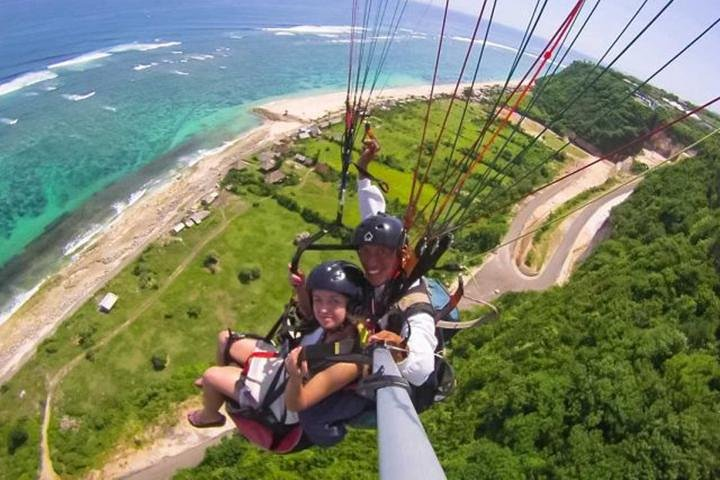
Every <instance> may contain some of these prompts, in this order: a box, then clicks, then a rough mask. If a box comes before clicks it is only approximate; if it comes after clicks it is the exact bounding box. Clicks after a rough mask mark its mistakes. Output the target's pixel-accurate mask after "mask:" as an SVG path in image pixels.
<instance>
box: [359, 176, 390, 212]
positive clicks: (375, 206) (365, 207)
mask: <svg viewBox="0 0 720 480" xmlns="http://www.w3.org/2000/svg"><path fill="white" fill-rule="evenodd" d="M357 191H358V202H359V203H360V216H361V217H362V219H363V220H365V219H366V218H368V217H371V216H373V215H376V214H378V213H380V212H385V197H384V196H383V193H382V190H380V188H378V186H377V185H373V183H372V182H371V181H370V179H369V178H363V179H358V182H357Z"/></svg>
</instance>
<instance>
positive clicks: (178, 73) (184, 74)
mask: <svg viewBox="0 0 720 480" xmlns="http://www.w3.org/2000/svg"><path fill="white" fill-rule="evenodd" d="M170 73H174V74H175V75H182V76H186V75H190V74H189V73H188V72H183V71H181V70H173V71H172V72H170Z"/></svg>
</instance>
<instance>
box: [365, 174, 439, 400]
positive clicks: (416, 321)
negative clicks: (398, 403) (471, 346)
mask: <svg viewBox="0 0 720 480" xmlns="http://www.w3.org/2000/svg"><path fill="white" fill-rule="evenodd" d="M357 183H358V185H357V189H358V201H359V203H360V215H361V216H362V218H363V220H364V219H366V218H367V217H369V216H371V215H376V214H378V213H380V212H385V197H384V196H383V193H382V191H381V190H380V188H378V187H377V186H376V185H373V183H372V182H371V181H370V179H368V178H363V179H358V182H357ZM378 288H382V287H378ZM375 292H376V295H377V294H378V293H379V292H378V290H377V289H376V290H375ZM384 322H385V323H384ZM386 322H387V319H386V318H382V319H380V327H381V328H384V327H386V326H387V325H386ZM400 336H401V337H403V338H407V348H408V355H407V357H405V359H404V360H403V361H401V362H399V363H398V364H397V366H398V370H400V374H401V375H402V376H403V377H405V379H407V381H408V382H410V383H411V384H413V385H417V386H419V385H422V384H423V383H425V381H426V380H427V378H428V376H430V374H431V373H432V372H433V370H435V348H437V337H435V319H434V318H433V317H432V316H431V315H429V314H427V313H423V312H420V313H416V314H414V315H411V316H410V317H408V319H407V322H406V323H403V326H402V329H401V331H400Z"/></svg>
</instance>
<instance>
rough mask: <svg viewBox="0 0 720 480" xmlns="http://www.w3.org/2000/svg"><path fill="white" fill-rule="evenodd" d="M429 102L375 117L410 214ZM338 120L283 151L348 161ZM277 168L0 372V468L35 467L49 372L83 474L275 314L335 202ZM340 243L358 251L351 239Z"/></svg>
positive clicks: (434, 176)
mask: <svg viewBox="0 0 720 480" xmlns="http://www.w3.org/2000/svg"><path fill="white" fill-rule="evenodd" d="M443 107H445V108H446V107H447V100H444V101H441V102H438V103H437V108H436V109H435V110H434V111H433V112H432V116H431V119H430V130H431V131H430V132H429V134H428V138H433V132H436V131H437V130H438V128H439V127H438V125H439V124H440V123H441V122H442V115H443V114H444V111H445V109H444V108H443ZM471 107H472V108H471V109H470V113H469V117H468V118H469V119H470V123H469V125H470V127H469V129H468V130H466V133H465V135H464V136H463V138H460V139H459V141H458V145H457V151H460V150H461V149H463V148H468V147H469V146H470V145H471V143H472V138H471V137H472V135H473V133H472V132H474V131H476V130H477V125H478V123H479V118H480V117H481V116H482V115H483V112H482V110H481V108H480V107H479V106H477V105H472V106H471ZM423 115H424V104H422V103H413V104H406V105H402V106H398V107H397V108H395V109H393V110H391V111H383V112H379V113H378V114H377V115H376V116H373V117H372V122H373V125H374V129H375V132H376V134H377V136H378V137H379V139H380V142H381V143H382V152H381V158H380V161H379V162H378V163H376V164H373V165H372V167H371V171H372V173H373V174H374V175H376V176H378V177H380V178H382V179H384V180H385V181H387V182H388V183H389V184H390V186H391V191H390V194H389V195H388V200H389V204H390V206H391V207H390V208H391V211H392V212H393V213H396V214H401V213H402V211H401V210H402V206H403V205H405V204H407V202H408V196H409V192H410V188H411V182H412V178H411V174H410V171H411V169H412V167H413V165H414V163H415V161H416V159H417V155H418V149H419V148H420V146H419V132H420V131H421V128H422V119H423ZM460 115H461V110H460V107H459V106H458V107H456V108H455V109H454V110H453V111H452V115H451V117H450V120H449V122H448V124H449V128H448V131H450V132H452V131H453V130H454V129H455V128H456V125H457V124H458V122H459V118H460ZM472 125H474V127H472ZM340 128H341V127H340V126H339V125H336V126H333V127H332V128H331V129H329V130H328V131H326V132H325V133H326V135H327V136H326V137H325V138H321V139H313V140H308V141H303V142H299V143H297V144H296V145H295V146H294V150H293V152H292V153H291V154H290V155H288V157H287V158H288V159H289V158H290V157H291V156H292V154H294V153H295V152H302V153H305V154H307V155H309V156H312V157H314V158H317V159H318V160H319V161H321V162H323V163H326V164H328V165H329V166H330V167H331V168H332V169H339V168H340V160H339V145H338V144H337V142H335V141H333V140H332V136H333V135H338V134H340V133H341V132H340ZM508 134H509V132H505V133H503V134H501V135H500V136H499V137H498V139H497V141H496V142H495V144H493V145H492V146H491V148H490V151H491V152H498V151H499V149H500V148H501V146H502V144H503V143H504V142H505V139H506V138H507V135H508ZM450 138H451V139H452V137H450ZM527 142H528V137H527V136H526V135H524V134H522V133H519V134H517V135H515V136H514V138H513V141H512V142H509V143H508V146H507V149H508V151H511V152H515V153H517V152H518V151H520V150H521V149H522V148H523V147H524V146H525V145H526V144H527ZM451 147H452V143H451V142H450V141H444V142H442V143H441V145H439V146H438V153H437V160H436V164H435V165H436V166H435V167H433V169H431V175H430V179H431V184H429V185H427V186H426V187H425V188H424V190H423V197H422V199H421V202H420V203H421V204H422V203H423V202H425V201H428V200H429V199H430V198H431V197H432V196H433V195H434V194H435V192H436V191H437V190H436V189H437V188H441V187H442V185H441V184H440V181H439V180H440V178H441V174H442V168H443V165H444V164H445V163H446V162H447V160H446V158H445V157H447V156H449V153H450V149H451ZM424 148H426V150H425V154H424V157H425V158H429V152H430V151H431V150H432V148H429V147H428V146H427V145H426V146H425V147H424ZM549 154H550V151H549V150H547V148H545V147H544V146H536V147H533V148H532V149H530V152H529V153H528V154H527V155H526V157H525V158H524V159H523V161H522V162H519V163H518V164H517V165H512V166H511V165H509V164H508V163H507V162H508V160H509V159H508V158H507V157H508V155H511V154H504V155H500V157H499V158H498V161H497V162H496V163H495V164H494V165H493V164H485V165H481V166H480V169H479V170H478V173H476V174H474V175H475V176H474V178H473V180H472V181H473V182H475V181H480V180H481V178H480V175H482V172H487V173H488V175H492V174H493V172H495V173H497V172H500V171H502V170H505V169H506V168H507V170H506V171H507V172H508V173H509V175H507V176H503V177H502V179H501V180H499V181H498V183H499V184H509V183H511V182H513V181H514V178H516V177H517V178H519V177H520V175H524V174H525V173H526V172H528V171H529V170H530V169H531V168H533V167H535V166H539V165H540V162H542V161H544V159H546V158H547V157H548V155H549ZM512 155H514V153H513V154H512ZM509 158H512V156H511V157H509ZM557 164H558V162H555V161H550V162H548V163H547V165H544V166H542V167H541V168H539V169H538V173H536V174H534V175H533V176H531V177H529V178H528V179H527V180H526V181H525V182H526V183H527V185H533V184H537V183H538V182H541V181H543V180H544V179H546V178H549V176H550V175H552V173H553V171H554V169H555V168H556V165H557ZM510 167H512V168H510ZM282 168H283V169H284V170H285V171H287V172H294V174H295V175H296V177H297V180H298V182H297V183H296V184H293V185H288V186H283V187H279V188H278V187H267V186H264V185H263V184H262V182H261V180H260V181H258V178H259V177H258V175H257V174H255V173H252V175H254V178H255V180H254V181H256V184H254V185H252V188H251V187H250V186H247V185H237V188H236V189H235V191H237V192H239V193H240V195H232V194H230V193H226V194H224V195H223V196H222V199H221V202H220V204H219V205H217V206H215V207H214V208H213V213H212V215H211V216H210V217H209V218H208V219H207V220H206V221H205V222H203V224H202V225H200V226H197V227H194V228H192V229H189V230H185V231H183V232H182V234H181V235H180V236H179V237H175V238H173V237H168V238H165V239H162V240H160V241H158V242H156V243H154V244H153V245H151V246H150V247H149V248H148V249H147V250H146V251H145V252H144V253H143V254H142V255H141V256H140V257H139V258H137V259H135V260H134V261H133V262H132V263H131V264H130V265H129V266H128V267H127V268H125V269H124V270H123V271H122V272H121V273H120V274H118V275H117V276H116V277H115V278H114V279H113V280H112V281H110V282H109V283H108V284H107V285H105V286H104V287H103V288H102V289H101V290H100V291H98V292H95V293H94V294H93V296H92V298H91V299H90V300H88V302H87V303H86V304H85V305H83V306H82V307H81V308H80V309H79V310H78V311H77V312H76V313H75V314H73V315H72V316H71V317H70V318H69V319H68V320H66V321H65V322H64V323H63V324H62V325H61V326H60V328H59V329H58V331H57V332H56V333H55V334H54V335H53V336H52V337H50V338H49V339H47V340H46V341H45V342H43V344H42V345H41V346H40V348H39V349H38V352H37V354H36V355H35V356H34V357H33V358H32V359H31V360H30V361H29V362H28V363H27V364H26V365H25V366H24V367H23V368H22V369H21V370H20V371H19V372H18V373H17V374H16V375H15V377H14V378H13V379H12V380H11V381H10V382H8V383H7V384H5V385H3V386H2V390H1V393H0V412H3V415H2V420H1V421H0V477H2V478H13V479H16V478H34V477H35V475H36V471H37V468H38V458H39V454H38V442H39V435H40V424H41V412H42V409H43V405H44V402H45V398H46V395H47V382H48V381H50V379H53V378H55V379H56V380H59V384H58V387H57V390H56V391H55V396H54V399H53V404H52V422H51V425H50V433H49V443H50V451H51V455H52V460H53V466H54V468H55V469H56V471H57V472H58V473H59V474H61V475H62V476H63V477H77V476H80V475H82V474H84V473H86V472H87V471H88V470H89V469H92V468H95V467H99V466H101V465H102V463H103V460H104V459H105V457H106V455H107V454H108V452H109V451H110V450H111V449H113V448H114V447H116V446H117V445H118V444H130V443H132V440H133V438H134V436H135V435H137V434H138V433H140V432H142V431H144V430H145V429H146V428H147V427H148V426H149V425H156V424H162V423H164V422H168V421H171V420H172V419H174V415H173V412H174V407H175V406H176V405H177V404H178V403H179V402H182V401H183V400H186V399H187V398H189V397H191V396H193V395H196V394H197V391H196V390H194V389H193V387H192V385H191V383H192V380H193V379H194V378H195V377H196V376H197V375H199V374H200V373H201V372H202V371H203V369H204V368H205V367H207V366H208V365H209V364H210V362H211V361H212V359H213V354H214V344H215V338H216V333H217V331H219V330H220V329H223V328H227V327H232V328H235V329H237V330H241V331H254V332H263V331H265V330H266V329H267V328H268V327H269V326H270V325H271V324H272V322H273V321H274V320H275V319H276V318H277V316H278V315H279V313H280V312H281V310H282V305H283V304H284V302H285V301H286V299H287V297H288V294H289V287H288V286H287V281H286V271H287V263H288V261H289V259H290V258H291V256H292V253H293V251H294V247H293V246H292V240H293V238H294V236H295V234H297V233H299V232H302V231H315V230H316V229H317V228H318V227H317V225H313V224H310V223H308V221H307V218H308V215H306V214H307V213H308V212H314V214H316V215H317V216H319V217H320V218H321V219H323V221H326V222H327V221H332V220H334V218H335V212H336V208H337V207H336V205H337V203H336V198H337V183H336V182H335V181H332V179H328V178H323V177H321V176H320V175H318V174H317V173H315V172H314V171H310V170H308V169H307V168H305V167H299V166H295V164H294V162H291V161H289V160H287V161H286V162H285V164H284V165H283V167H282ZM250 169H251V170H254V169H255V167H254V166H251V167H250ZM513 175H515V176H516V177H513ZM527 185H525V186H524V187H523V188H527ZM354 190H355V186H354V183H350V185H349V188H348V195H349V196H348V199H347V203H346V209H345V224H346V225H349V226H354V225H355V224H357V222H358V221H359V214H358V211H357V201H356V198H355V196H354V194H353V193H352V192H353V191H354ZM278 193H280V194H282V195H283V196H286V197H290V198H292V199H293V200H294V201H295V202H296V203H297V206H298V207H297V208H298V211H289V210H288V208H285V207H283V206H281V205H280V204H279V203H278V202H277V201H276V200H275V199H274V198H273V196H272V195H275V194H278ZM516 195H519V193H518V194H516ZM505 198H507V197H505ZM299 210H303V212H304V213H305V214H303V212H300V211H299ZM505 228H506V213H505V212H497V213H495V214H494V216H492V217H491V218H489V219H486V220H483V221H481V222H479V223H477V224H475V225H472V226H470V227H469V228H468V229H467V232H465V233H463V234H462V235H461V236H459V237H458V247H457V248H456V249H455V250H454V252H452V253H451V254H450V255H449V256H448V258H450V259H458V260H462V258H464V256H466V255H471V254H472V253H473V252H474V251H477V249H479V248H484V247H486V246H491V245H492V244H493V242H495V243H497V241H498V240H499V238H501V236H502V235H503V234H504V231H505ZM211 256H212V257H214V258H216V259H218V264H217V266H216V268H215V269H214V273H213V272H212V271H211V270H210V269H208V268H206V267H205V265H204V264H205V260H206V259H207V258H208V257H211ZM337 256H339V255H338V254H337V253H326V254H324V255H322V256H321V255H320V254H316V253H313V252H309V253H308V254H306V256H305V257H304V258H303V265H305V269H306V270H308V269H309V268H311V267H312V265H313V264H315V263H317V262H318V261H319V260H320V259H321V258H330V257H337ZM340 256H343V257H349V258H351V259H352V258H353V257H354V255H352V254H349V253H348V254H343V255H340ZM253 267H256V268H259V269H260V272H261V275H260V278H259V279H257V280H255V281H253V282H251V283H248V284H243V283H241V282H240V281H239V280H238V273H239V271H240V270H242V269H246V268H253ZM107 291H112V292H114V293H116V294H118V295H119V297H120V301H119V302H118V304H117V306H116V307H115V308H114V309H113V311H112V312H111V313H110V314H108V315H104V314H100V313H99V312H98V311H97V307H96V305H97V302H98V300H99V299H100V298H101V297H102V295H103V294H104V293H105V292H107ZM153 357H155V358H156V360H157V359H160V360H161V363H166V366H165V368H164V369H161V370H156V369H154V368H153V362H152V359H153ZM73 359H78V361H77V364H76V365H74V364H73V365H74V366H73V368H72V369H69V371H68V372H67V373H66V374H65V372H64V371H63V374H62V375H58V372H60V371H61V369H63V367H64V366H66V365H69V364H71V362H72V361H73ZM21 392H24V393H22V399H20V396H21ZM11 445H12V447H11Z"/></svg>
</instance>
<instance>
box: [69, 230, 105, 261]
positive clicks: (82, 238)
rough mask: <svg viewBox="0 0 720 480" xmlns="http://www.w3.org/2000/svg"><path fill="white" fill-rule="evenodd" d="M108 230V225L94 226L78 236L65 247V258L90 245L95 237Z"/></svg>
mask: <svg viewBox="0 0 720 480" xmlns="http://www.w3.org/2000/svg"><path fill="white" fill-rule="evenodd" d="M106 228H107V225H105V224H99V223H96V224H93V225H91V226H90V228H89V229H88V230H87V231H85V232H83V233H81V234H80V235H78V236H77V237H75V238H73V239H72V240H70V241H69V242H68V243H66V244H65V246H64V247H63V255H64V256H66V257H67V256H70V255H72V254H73V253H75V252H77V251H78V250H80V249H81V248H83V247H84V246H86V245H87V244H89V243H90V242H91V241H92V240H93V239H94V238H95V237H97V236H98V235H99V234H100V233H102V232H103V231H104V230H105V229H106Z"/></svg>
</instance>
